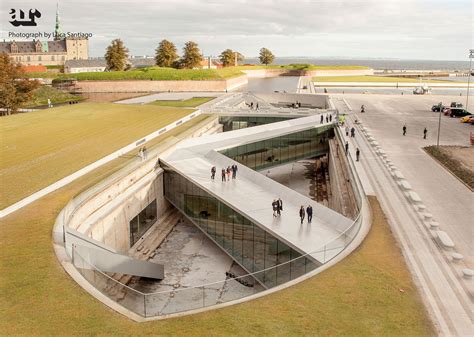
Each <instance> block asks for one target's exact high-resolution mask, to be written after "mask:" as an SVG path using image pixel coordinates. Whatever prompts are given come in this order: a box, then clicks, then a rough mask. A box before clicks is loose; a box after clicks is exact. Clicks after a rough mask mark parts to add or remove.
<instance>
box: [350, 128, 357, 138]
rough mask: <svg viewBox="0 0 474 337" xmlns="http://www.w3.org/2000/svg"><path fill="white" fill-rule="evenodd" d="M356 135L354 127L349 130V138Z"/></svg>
mask: <svg viewBox="0 0 474 337" xmlns="http://www.w3.org/2000/svg"><path fill="white" fill-rule="evenodd" d="M355 135H356V129H355V128H354V127H352V128H351V137H352V138H354V137H355Z"/></svg>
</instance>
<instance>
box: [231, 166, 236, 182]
mask: <svg viewBox="0 0 474 337" xmlns="http://www.w3.org/2000/svg"><path fill="white" fill-rule="evenodd" d="M235 178H237V165H236V164H234V165H232V179H235Z"/></svg>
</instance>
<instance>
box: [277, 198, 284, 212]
mask: <svg viewBox="0 0 474 337" xmlns="http://www.w3.org/2000/svg"><path fill="white" fill-rule="evenodd" d="M277 203H278V210H277V213H278V216H281V211H283V200H281V199H280V198H278V200H277Z"/></svg>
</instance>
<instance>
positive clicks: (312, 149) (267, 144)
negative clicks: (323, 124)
mask: <svg viewBox="0 0 474 337" xmlns="http://www.w3.org/2000/svg"><path fill="white" fill-rule="evenodd" d="M328 128H330V129H326V130H321V129H311V130H306V131H302V132H298V133H292V134H288V135H285V136H280V137H275V138H271V139H267V140H264V141H260V142H255V143H250V144H245V145H240V146H237V147H234V148H229V149H226V150H223V151H221V153H222V154H223V155H225V156H227V157H230V158H232V159H233V160H235V161H237V162H239V163H241V164H243V165H245V166H247V167H249V168H251V169H253V170H262V169H265V168H268V167H272V166H275V165H280V164H284V163H287V162H293V161H296V160H299V159H303V158H309V157H313V156H318V155H322V154H324V153H327V152H328V151H329V143H328V137H329V136H332V134H333V130H332V126H330V127H328Z"/></svg>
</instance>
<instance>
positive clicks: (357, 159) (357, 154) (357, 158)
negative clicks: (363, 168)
mask: <svg viewBox="0 0 474 337" xmlns="http://www.w3.org/2000/svg"><path fill="white" fill-rule="evenodd" d="M359 156H360V150H359V148H357V150H356V161H359Z"/></svg>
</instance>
